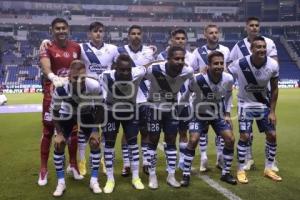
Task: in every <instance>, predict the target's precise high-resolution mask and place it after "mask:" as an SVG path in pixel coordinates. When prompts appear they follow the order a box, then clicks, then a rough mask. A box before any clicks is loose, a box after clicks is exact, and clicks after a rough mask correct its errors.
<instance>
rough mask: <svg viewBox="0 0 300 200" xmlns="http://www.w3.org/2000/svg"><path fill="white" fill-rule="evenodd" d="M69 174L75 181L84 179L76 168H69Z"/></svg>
mask: <svg viewBox="0 0 300 200" xmlns="http://www.w3.org/2000/svg"><path fill="white" fill-rule="evenodd" d="M67 173H68V174H71V175H72V176H73V178H74V179H75V180H82V179H83V178H84V177H83V176H82V175H80V173H79V170H78V169H77V168H76V167H72V166H70V165H69V166H68V167H67Z"/></svg>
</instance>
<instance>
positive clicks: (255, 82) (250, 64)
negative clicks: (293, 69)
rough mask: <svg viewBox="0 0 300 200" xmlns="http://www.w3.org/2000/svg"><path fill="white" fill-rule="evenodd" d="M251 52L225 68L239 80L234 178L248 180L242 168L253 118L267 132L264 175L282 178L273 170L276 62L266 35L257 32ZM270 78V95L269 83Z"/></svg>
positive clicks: (275, 143) (275, 179) (276, 93)
mask: <svg viewBox="0 0 300 200" xmlns="http://www.w3.org/2000/svg"><path fill="white" fill-rule="evenodd" d="M250 48H251V52H252V54H251V55H248V56H246V57H244V58H241V59H239V60H236V61H234V62H233V63H232V64H231V65H230V66H229V67H228V71H229V72H230V73H231V74H232V75H233V76H234V77H235V78H236V79H237V82H238V84H239V93H238V111H239V112H238V114H239V129H240V139H239V141H238V146H237V151H238V161H239V167H238V172H237V178H238V181H239V182H240V183H248V178H247V175H246V172H245V169H244V167H245V164H246V162H245V157H246V152H247V148H248V147H249V141H250V136H249V133H250V132H251V131H252V123H253V120H254V119H256V122H257V125H258V128H259V131H260V132H265V134H266V144H265V153H266V155H265V156H266V161H265V170H264V176H266V177H268V178H271V179H272V180H274V181H281V180H282V178H281V177H280V176H279V175H277V174H276V172H275V171H274V170H272V166H273V163H274V159H275V156H276V150H277V139H276V128H275V126H276V114H275V109H276V104H277V98H278V77H279V66H278V62H277V61H276V60H274V59H272V58H271V57H269V56H267V55H266V51H267V43H266V41H265V38H264V37H262V36H257V37H255V38H254V39H253V40H252V43H251V47H250ZM269 82H270V86H271V87H270V88H271V93H270V94H271V95H270V96H269V91H268V90H269V89H268V84H269Z"/></svg>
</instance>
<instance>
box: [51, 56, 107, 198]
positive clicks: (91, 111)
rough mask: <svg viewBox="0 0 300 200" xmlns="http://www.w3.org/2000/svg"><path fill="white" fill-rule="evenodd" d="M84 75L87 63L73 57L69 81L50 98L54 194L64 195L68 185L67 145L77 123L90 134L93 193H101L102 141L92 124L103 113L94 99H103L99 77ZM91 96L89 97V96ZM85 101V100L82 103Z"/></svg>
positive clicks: (91, 187)
mask: <svg viewBox="0 0 300 200" xmlns="http://www.w3.org/2000/svg"><path fill="white" fill-rule="evenodd" d="M84 75H85V66H84V64H83V63H82V62H81V61H79V60H74V61H73V62H72V63H71V66H70V74H69V83H68V84H66V85H64V86H62V87H58V88H55V92H54V95H53V98H52V102H51V108H52V114H53V119H54V124H55V128H56V130H57V135H56V137H55V140H54V141H55V145H54V149H55V150H54V165H55V169H56V175H57V178H58V184H57V187H56V190H55V191H54V193H53V196H55V197H58V196H62V195H63V192H64V191H65V189H66V184H65V178H64V177H65V175H64V159H65V155H64V149H65V146H66V143H67V142H68V139H69V137H70V134H71V132H72V129H73V127H74V126H76V125H77V124H80V125H81V126H82V129H83V130H84V134H85V136H86V137H87V138H89V144H90V149H91V152H90V160H91V169H92V171H91V179H90V189H91V190H92V191H93V193H96V194H97V193H101V192H102V191H101V188H100V187H99V183H98V170H99V163H100V145H99V143H100V142H99V132H98V130H99V129H98V128H91V126H87V125H92V124H95V116H101V115H102V113H100V112H99V111H100V110H101V109H99V107H98V106H96V105H95V104H94V103H95V100H96V99H97V100H100V101H101V99H102V98H100V94H101V90H100V85H99V82H98V81H97V80H94V79H91V78H83V79H82V80H81V81H79V77H82V76H84ZM88 96H90V97H88ZM82 103H84V104H82Z"/></svg>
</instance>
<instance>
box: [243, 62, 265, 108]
mask: <svg viewBox="0 0 300 200" xmlns="http://www.w3.org/2000/svg"><path fill="white" fill-rule="evenodd" d="M239 66H240V68H241V71H242V72H243V74H244V77H245V79H246V80H247V82H248V84H252V85H255V86H256V85H258V83H257V81H256V79H255V76H254V75H253V72H252V70H251V68H250V65H249V63H248V61H247V59H246V58H242V59H240V60H239ZM253 96H254V97H255V98H256V100H257V101H258V102H260V103H263V104H265V105H267V106H270V103H269V101H268V99H266V98H265V97H264V96H263V95H262V93H261V92H253Z"/></svg>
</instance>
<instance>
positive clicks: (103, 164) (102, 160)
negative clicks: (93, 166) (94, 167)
mask: <svg viewBox="0 0 300 200" xmlns="http://www.w3.org/2000/svg"><path fill="white" fill-rule="evenodd" d="M101 165H102V171H103V173H104V174H106V166H105V161H104V158H103V157H102V158H101Z"/></svg>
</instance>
